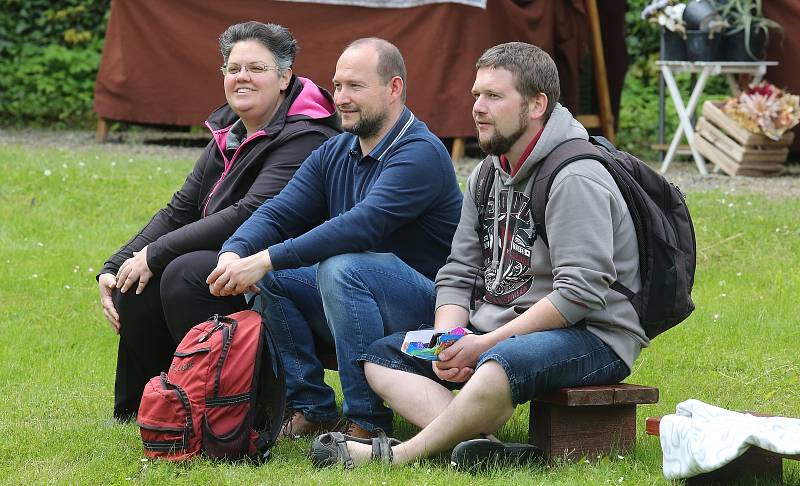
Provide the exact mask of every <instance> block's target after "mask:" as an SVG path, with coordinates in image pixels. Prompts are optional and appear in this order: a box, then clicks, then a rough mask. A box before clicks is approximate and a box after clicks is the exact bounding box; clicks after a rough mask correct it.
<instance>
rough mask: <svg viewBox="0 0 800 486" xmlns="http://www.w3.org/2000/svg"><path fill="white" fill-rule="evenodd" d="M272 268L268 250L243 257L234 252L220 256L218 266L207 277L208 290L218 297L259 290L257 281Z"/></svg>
mask: <svg viewBox="0 0 800 486" xmlns="http://www.w3.org/2000/svg"><path fill="white" fill-rule="evenodd" d="M271 268H272V265H270V261H269V253H267V250H264V251H261V252H259V253H256V254H254V255H250V256H249V257H245V258H241V257H240V256H239V255H237V254H236V253H233V252H226V253H223V254H222V255H220V256H219V260H218V261H217V267H216V268H215V269H214V270H213V271H212V272H211V274H210V275H209V276H208V278H207V279H206V283H207V284H208V290H209V291H210V292H211V295H214V296H216V297H227V296H229V295H239V294H243V293H245V292H256V293H258V292H259V289H258V287H256V285H255V284H256V283H257V282H258V281H259V280H261V278H262V277H264V275H266V273H267V272H268V271H269V270H270V269H271Z"/></svg>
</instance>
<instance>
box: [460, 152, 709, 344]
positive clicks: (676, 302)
mask: <svg viewBox="0 0 800 486" xmlns="http://www.w3.org/2000/svg"><path fill="white" fill-rule="evenodd" d="M585 159H592V160H596V161H598V162H600V163H601V164H603V167H605V168H606V170H608V172H609V173H610V174H611V176H612V177H613V178H614V181H615V182H616V183H617V186H618V187H619V189H620V192H621V193H622V196H623V197H624V198H625V202H626V203H627V205H628V210H629V211H630V213H631V218H632V219H633V224H634V226H635V228H636V237H637V241H638V245H639V274H640V276H641V281H642V287H641V289H640V290H639V292H637V293H635V294H634V293H633V292H631V291H630V290H629V289H628V288H626V287H625V286H623V285H622V284H620V283H619V282H614V283H613V284H611V288H612V289H613V290H615V291H617V292H620V293H622V294H623V295H625V296H626V297H627V298H628V299H629V300H630V301H631V304H632V305H633V308H634V309H636V313H637V314H638V315H639V320H640V321H641V324H642V327H643V328H644V331H645V334H646V335H647V337H648V338H650V339H652V338H654V337H656V336H658V335H659V334H661V333H662V332H664V331H666V330H667V329H670V328H671V327H673V326H675V325H676V324H678V323H680V322H681V321H683V320H684V319H686V318H687V317H689V314H691V313H692V311H693V310H694V302H692V297H691V293H692V286H693V285H694V273H695V265H696V254H697V249H696V242H695V236H694V226H693V225H692V218H691V216H689V208H688V207H687V206H686V201H685V199H684V197H683V193H681V191H680V189H678V187H676V186H674V185H673V184H671V183H670V182H668V181H667V180H666V179H665V178H664V177H663V176H662V175H661V174H659V173H657V172H656V171H654V170H653V169H651V168H650V167H648V165H647V164H645V163H644V162H642V161H641V160H639V159H637V158H636V157H634V156H633V155H631V154H629V153H627V152H623V151H621V150H618V149H617V148H616V147H614V145H613V144H612V143H611V142H609V141H608V140H606V139H605V138H603V137H590V139H589V140H583V139H570V140H566V141H564V142H562V143H561V144H559V145H558V146H556V147H555V148H554V149H553V150H552V151H551V152H550V154H548V155H547V157H546V158H545V159H544V160H543V161H542V162H540V163H539V166H538V167H537V169H536V172H535V173H534V175H533V177H534V182H533V184H532V188H531V195H530V198H531V199H530V204H531V217H532V219H533V225H534V228H535V229H536V233H537V235H539V237H540V238H542V241H544V243H545V244H546V245H547V244H548V241H547V228H545V225H544V213H545V208H546V206H547V201H548V200H549V197H550V187H551V186H552V185H553V180H554V179H555V177H556V174H558V172H559V171H560V170H561V169H563V168H564V167H566V166H567V165H568V164H570V163H572V162H575V161H576V160H585ZM493 182H494V170H493V167H492V161H491V159H489V158H487V159H486V160H484V161H483V163H482V164H481V167H480V169H479V172H478V180H477V181H476V184H475V193H474V199H475V205H476V207H477V208H478V219H479V221H478V228H479V229H480V231H483V228H484V221H483V218H484V213H485V211H484V210H485V207H486V205H487V203H488V200H489V192H490V191H489V189H490V188H491V187H492V183H493Z"/></svg>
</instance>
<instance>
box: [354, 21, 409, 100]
mask: <svg viewBox="0 0 800 486" xmlns="http://www.w3.org/2000/svg"><path fill="white" fill-rule="evenodd" d="M365 44H371V45H372V46H373V47H374V48H375V50H376V51H378V76H380V78H381V81H383V82H384V83H388V82H389V81H391V80H392V78H393V77H395V76H399V77H400V79H402V80H403V92H402V93H401V99H402V100H403V103H405V102H406V63H405V61H404V60H403V55H402V54H400V49H398V48H397V46H395V45H394V44H392V43H391V42H389V41H387V40H385V39H381V38H378V37H364V38H363V39H356V40H354V41H353V42H351V43H350V44H349V45H348V46H347V47H346V48H345V51H346V50H348V49H351V48H353V47H360V46H362V45H365Z"/></svg>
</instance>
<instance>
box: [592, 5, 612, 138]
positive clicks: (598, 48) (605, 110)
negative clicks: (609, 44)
mask: <svg viewBox="0 0 800 486" xmlns="http://www.w3.org/2000/svg"><path fill="white" fill-rule="evenodd" d="M584 6H585V8H586V14H587V17H588V18H589V32H590V34H591V39H592V66H593V67H594V79H595V88H596V89H597V105H598V108H600V129H601V130H602V132H603V136H604V137H606V138H607V139H609V140H610V141H611V142H612V143H613V142H614V138H615V134H614V113H613V112H612V110H611V96H610V95H609V93H608V73H607V72H606V57H605V52H604V51H603V39H602V36H601V35H600V14H599V13H598V10H597V0H584Z"/></svg>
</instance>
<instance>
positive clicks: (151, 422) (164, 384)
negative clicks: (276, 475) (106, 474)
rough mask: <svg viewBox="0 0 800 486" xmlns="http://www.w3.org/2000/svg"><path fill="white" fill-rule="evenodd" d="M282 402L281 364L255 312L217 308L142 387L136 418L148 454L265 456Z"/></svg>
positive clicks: (274, 435) (279, 419)
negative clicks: (228, 312)
mask: <svg viewBox="0 0 800 486" xmlns="http://www.w3.org/2000/svg"><path fill="white" fill-rule="evenodd" d="M285 404H286V383H285V380H284V374H283V364H282V361H281V359H280V354H279V353H278V351H277V346H276V345H275V342H274V340H273V338H272V334H270V332H269V329H268V328H267V327H266V326H265V325H264V324H262V322H261V315H260V314H258V313H257V312H254V311H249V310H246V311H242V312H237V313H235V314H231V315H229V316H227V317H220V316H219V315H215V316H213V317H211V318H210V319H209V320H208V321H206V322H203V323H201V324H198V325H196V326H194V327H193V328H192V329H191V330H190V331H189V333H188V334H186V336H185V337H184V338H183V340H182V341H181V343H180V344H179V345H178V348H177V349H176V350H175V357H174V358H173V359H172V365H171V366H170V367H169V372H167V373H163V372H162V373H161V374H160V375H159V376H156V377H154V378H152V379H151V380H150V381H149V382H148V383H147V385H145V388H144V394H143V395H142V401H141V404H140V405H139V414H138V416H137V419H136V423H137V425H139V428H140V432H141V435H142V442H143V443H144V453H145V455H146V456H147V457H150V458H157V457H158V458H162V459H167V460H170V461H180V460H184V459H189V458H191V457H193V456H195V455H197V454H199V453H200V452H203V453H205V454H206V455H207V456H208V457H211V458H216V459H228V460H237V459H242V458H250V459H254V460H258V461H266V460H268V459H269V456H270V452H269V450H270V448H271V447H272V445H273V444H274V443H275V440H276V438H277V437H278V433H279V431H280V427H281V422H282V419H283V413H284V407H285Z"/></svg>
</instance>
